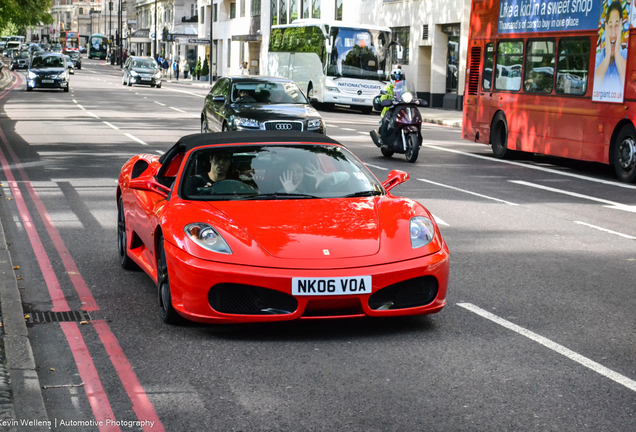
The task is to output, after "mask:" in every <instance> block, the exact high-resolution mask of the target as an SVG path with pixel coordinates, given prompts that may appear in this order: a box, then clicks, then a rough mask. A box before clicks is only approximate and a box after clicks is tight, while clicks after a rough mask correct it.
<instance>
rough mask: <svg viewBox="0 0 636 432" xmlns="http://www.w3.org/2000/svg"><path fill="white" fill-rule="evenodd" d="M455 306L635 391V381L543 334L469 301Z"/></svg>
mask: <svg viewBox="0 0 636 432" xmlns="http://www.w3.org/2000/svg"><path fill="white" fill-rule="evenodd" d="M457 306H460V307H462V308H464V309H466V310H469V311H470V312H473V313H475V314H477V315H479V316H481V317H482V318H486V319H487V320H490V321H492V322H494V323H496V324H499V325H500V326H502V327H505V328H507V329H508V330H512V331H513V332H515V333H518V334H520V335H522V336H525V337H527V338H528V339H530V340H532V341H534V342H537V343H538V344H541V345H543V346H544V347H546V348H548V349H551V350H552V351H555V352H557V353H559V354H561V355H563V356H565V357H567V358H569V359H570V360H572V361H574V362H576V363H578V364H580V365H582V366H585V367H586V368H588V369H591V370H592V371H594V372H596V373H598V374H600V375H603V376H604V377H606V378H609V379H611V380H612V381H614V382H616V383H618V384H620V385H622V386H625V387H627V388H628V389H630V390H632V391H635V392H636V381H633V380H631V379H629V378H627V377H626V376H623V375H621V374H619V373H617V372H614V371H613V370H611V369H608V368H606V367H605V366H603V365H601V364H599V363H596V362H595V361H593V360H590V359H588V358H586V357H583V356H582V355H580V354H577V353H575V352H574V351H572V350H570V349H568V348H566V347H564V346H563V345H559V344H558V343H556V342H553V341H551V340H550V339H548V338H545V337H543V336H540V335H538V334H536V333H534V332H531V331H530V330H527V329H525V328H523V327H521V326H518V325H516V324H513V323H511V322H510V321H506V320H505V319H503V318H500V317H498V316H497V315H494V314H492V313H490V312H488V311H486V310H484V309H481V308H480V307H478V306H475V305H474V304H471V303H457Z"/></svg>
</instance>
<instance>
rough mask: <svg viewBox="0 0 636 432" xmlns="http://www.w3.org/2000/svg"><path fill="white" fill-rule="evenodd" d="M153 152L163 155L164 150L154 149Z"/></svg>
mask: <svg viewBox="0 0 636 432" xmlns="http://www.w3.org/2000/svg"><path fill="white" fill-rule="evenodd" d="M155 153H158V154H160V155H163V154H164V153H165V151H162V150H155Z"/></svg>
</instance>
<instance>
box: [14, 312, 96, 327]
mask: <svg viewBox="0 0 636 432" xmlns="http://www.w3.org/2000/svg"><path fill="white" fill-rule="evenodd" d="M28 315H29V318H27V322H28V323H31V324H39V323H51V322H82V321H90V320H91V316H90V315H89V314H88V312H86V311H67V312H41V311H33V312H31V313H30V314H28Z"/></svg>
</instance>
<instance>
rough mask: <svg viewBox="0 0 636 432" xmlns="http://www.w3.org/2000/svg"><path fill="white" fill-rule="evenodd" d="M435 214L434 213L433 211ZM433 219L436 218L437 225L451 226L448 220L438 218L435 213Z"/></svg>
mask: <svg viewBox="0 0 636 432" xmlns="http://www.w3.org/2000/svg"><path fill="white" fill-rule="evenodd" d="M431 214H433V213H431ZM433 219H435V222H437V225H444V226H447V227H449V226H450V225H449V224H447V223H446V222H444V221H443V220H441V219H440V218H438V217H437V216H435V215H433Z"/></svg>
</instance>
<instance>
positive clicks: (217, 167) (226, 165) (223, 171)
mask: <svg viewBox="0 0 636 432" xmlns="http://www.w3.org/2000/svg"><path fill="white" fill-rule="evenodd" d="M209 162H210V169H209V171H208V172H207V173H206V174H204V175H200V174H195V175H193V176H191V177H190V179H189V181H188V183H187V189H188V194H189V195H197V194H200V193H201V190H200V188H209V187H212V185H213V184H214V183H216V182H219V181H221V180H225V179H227V174H228V172H229V171H230V166H231V165H232V153H228V152H222V153H215V154H213V155H211V156H209Z"/></svg>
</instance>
